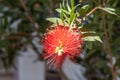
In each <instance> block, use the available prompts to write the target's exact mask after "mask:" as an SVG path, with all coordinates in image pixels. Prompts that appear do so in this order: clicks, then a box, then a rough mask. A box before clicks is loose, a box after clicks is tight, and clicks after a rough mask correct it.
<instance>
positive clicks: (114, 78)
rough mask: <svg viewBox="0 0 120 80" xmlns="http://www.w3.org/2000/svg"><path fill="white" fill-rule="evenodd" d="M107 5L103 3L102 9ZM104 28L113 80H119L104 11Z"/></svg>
mask: <svg viewBox="0 0 120 80" xmlns="http://www.w3.org/2000/svg"><path fill="white" fill-rule="evenodd" d="M103 4H105V3H104V2H103V3H102V7H104V5H103ZM102 26H103V30H104V35H105V36H104V37H105V39H106V52H107V53H108V55H109V62H110V68H111V72H112V77H113V80H117V75H116V74H117V73H116V70H115V67H114V63H113V59H112V57H113V55H112V52H111V47H110V42H109V36H108V32H107V29H106V19H105V12H104V11H102Z"/></svg>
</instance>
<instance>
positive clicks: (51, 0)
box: [49, 0, 53, 16]
mask: <svg viewBox="0 0 120 80" xmlns="http://www.w3.org/2000/svg"><path fill="white" fill-rule="evenodd" d="M49 2H50V16H53V0H49Z"/></svg>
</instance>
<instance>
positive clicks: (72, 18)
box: [69, 14, 76, 25]
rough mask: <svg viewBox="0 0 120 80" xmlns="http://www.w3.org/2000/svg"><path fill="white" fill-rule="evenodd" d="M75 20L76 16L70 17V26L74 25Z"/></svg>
mask: <svg viewBox="0 0 120 80" xmlns="http://www.w3.org/2000/svg"><path fill="white" fill-rule="evenodd" d="M75 18H76V14H72V15H70V21H69V24H70V25H72V24H73V22H74V20H75Z"/></svg>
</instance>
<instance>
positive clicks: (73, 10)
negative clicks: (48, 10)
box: [70, 4, 80, 15]
mask: <svg viewBox="0 0 120 80" xmlns="http://www.w3.org/2000/svg"><path fill="white" fill-rule="evenodd" d="M78 6H80V4H78V5H76V6H74V7H73V8H72V10H71V12H70V15H72V14H74V12H75V10H76V8H77V7H78Z"/></svg>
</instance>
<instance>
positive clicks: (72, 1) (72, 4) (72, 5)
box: [71, 0, 74, 8]
mask: <svg viewBox="0 0 120 80" xmlns="http://www.w3.org/2000/svg"><path fill="white" fill-rule="evenodd" d="M71 7H72V8H73V7H74V0H71Z"/></svg>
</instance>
